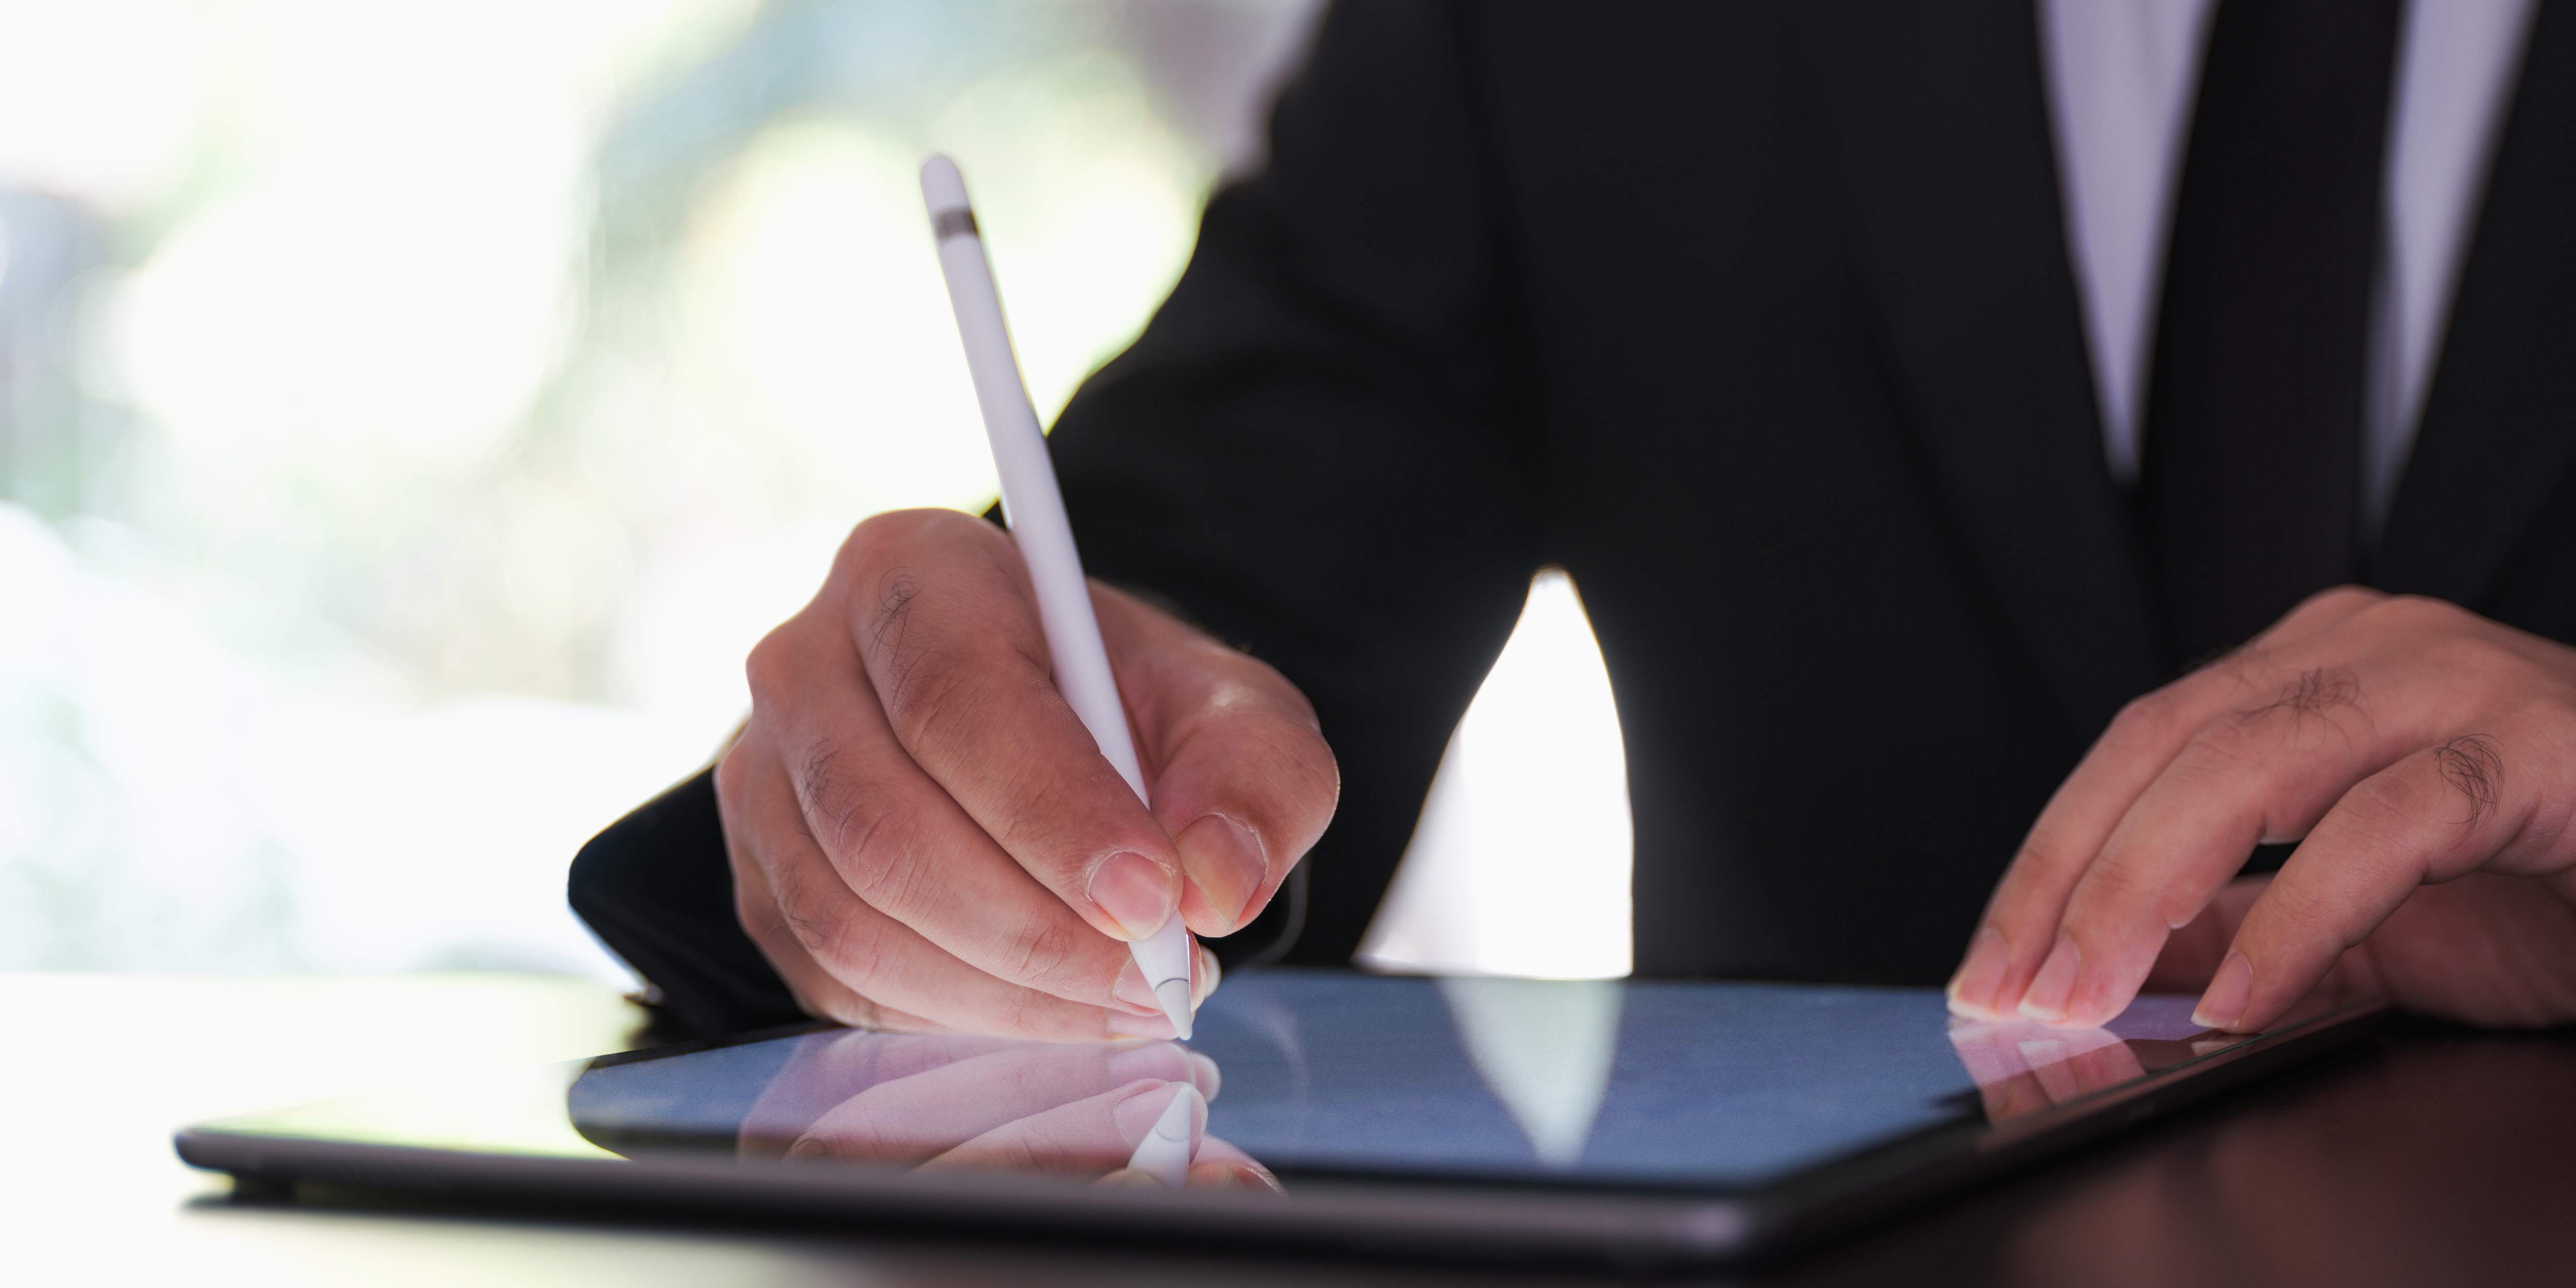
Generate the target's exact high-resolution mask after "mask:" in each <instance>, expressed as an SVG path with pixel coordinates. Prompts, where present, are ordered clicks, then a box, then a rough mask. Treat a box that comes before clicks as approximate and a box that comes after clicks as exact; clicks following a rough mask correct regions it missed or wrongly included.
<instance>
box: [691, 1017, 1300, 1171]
mask: <svg viewBox="0 0 2576 1288" xmlns="http://www.w3.org/2000/svg"><path fill="white" fill-rule="evenodd" d="M1217 1088H1218V1075H1217V1067H1216V1062H1215V1061H1213V1060H1210V1059H1209V1058H1207V1057H1206V1056H1204V1055H1201V1054H1199V1053H1197V1052H1194V1051H1190V1050H1188V1049H1186V1048H1184V1047H1182V1046H1180V1045H1178V1044H1176V1043H1171V1042H1144V1043H1135V1042H1128V1043H1116V1044H1110V1045H1099V1044H1074V1043H1065V1044H1059V1043H1044V1042H1020V1041H1013V1040H1010V1039H1007V1038H987V1037H965V1036H951V1035H941V1034H897V1033H874V1032H863V1031H853V1032H849V1033H844V1034H841V1035H839V1036H837V1037H834V1038H832V1039H831V1040H829V1041H825V1042H818V1043H815V1044H813V1045H810V1046H808V1047H806V1048H805V1049H804V1050H801V1051H799V1052H798V1053H797V1054H796V1056H795V1057H794V1058H793V1059H791V1060H790V1061H789V1062H788V1063H787V1066H786V1067H785V1068H784V1069H781V1070H780V1071H779V1074H778V1076H777V1077H776V1078H774V1079H772V1080H771V1081H770V1083H769V1085H768V1087H767V1088H766V1089H764V1090H763V1091H762V1092H761V1095H760V1098H759V1099H758V1100H757V1101H756V1102H754V1103H753V1105H752V1107H751V1110H750V1112H749V1113H748V1114H746V1115H745V1116H744V1118H743V1122H742V1128H741V1131H740V1133H739V1136H738V1138H737V1142H736V1148H737V1152H738V1153H739V1154H740V1155H741V1156H742V1157H745V1158H782V1159H786V1160H788V1161H792V1162H845V1163H866V1164H872V1165H877V1166H893V1167H902V1168H912V1169H918V1170H923V1171H934V1170H966V1169H983V1170H1000V1171H1012V1172H1031V1173H1039V1174H1044V1175H1052V1176H1061V1177H1069V1178H1088V1179H1092V1180H1096V1181H1099V1182H1101V1183H1105V1184H1110V1185H1149V1186H1150V1185H1162V1184H1169V1183H1171V1182H1173V1181H1175V1180H1180V1181H1181V1182H1182V1183H1184V1184H1187V1185H1189V1186H1192V1187H1206V1188H1230V1187H1239V1188H1243V1189H1247V1190H1252V1191H1256V1192H1268V1193H1276V1192H1278V1191H1279V1182H1278V1180H1277V1179H1276V1178H1275V1177H1273V1176H1271V1174H1270V1172H1269V1169H1267V1168H1264V1167H1263V1166H1262V1165H1261V1164H1260V1163H1258V1162H1255V1161H1254V1160H1253V1159H1252V1158H1251V1157H1250V1156H1249V1155H1247V1154H1245V1153H1244V1152H1243V1151H1242V1150H1240V1149H1237V1148H1235V1147H1234V1146H1233V1145H1232V1144H1230V1143H1228V1142H1226V1141H1224V1140H1221V1139H1219V1138H1217V1137H1214V1136H1210V1135H1208V1134H1207V1101H1209V1100H1212V1099H1214V1098H1215V1097H1216V1094H1217ZM1176 1102H1186V1108H1176V1107H1175V1105H1176ZM1158 1125H1159V1126H1160V1127H1161V1128H1162V1130H1163V1132H1164V1133H1165V1134H1166V1138H1165V1139H1164V1140H1161V1141H1154V1140H1152V1138H1153V1137H1154V1136H1155V1134H1156V1128H1157V1126H1158Z"/></svg>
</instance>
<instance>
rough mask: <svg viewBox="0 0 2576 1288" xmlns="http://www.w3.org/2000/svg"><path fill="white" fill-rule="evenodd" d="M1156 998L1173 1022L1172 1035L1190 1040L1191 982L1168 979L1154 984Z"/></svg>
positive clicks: (1166, 1016) (1164, 1013)
mask: <svg viewBox="0 0 2576 1288" xmlns="http://www.w3.org/2000/svg"><path fill="white" fill-rule="evenodd" d="M1154 999H1155V1000H1156V1001H1159V1002H1161V1003H1162V1004H1163V1015H1164V1017H1165V1018H1167V1019H1169V1020H1171V1022H1172V1036H1173V1037H1176V1038H1179V1039H1181V1040H1182V1041H1188V1040H1189V1036H1190V982H1189V981H1188V980H1185V979H1167V980H1164V981H1163V982H1162V983H1160V984H1156V985H1155V986H1154Z"/></svg>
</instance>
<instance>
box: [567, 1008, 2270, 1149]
mask: <svg viewBox="0 0 2576 1288" xmlns="http://www.w3.org/2000/svg"><path fill="white" fill-rule="evenodd" d="M2190 1011H2191V999H2189V998H2183V997H2147V998H2142V999H2140V1001H2139V1002H2138V1003H2137V1004H2136V1005H2135V1006H2133V1007H2131V1008H2130V1009H2129V1011H2128V1012H2126V1013H2124V1014H2123V1015H2122V1016H2120V1017H2119V1018H2118V1019H2116V1020H2114V1021H2113V1022H2112V1023H2111V1024H2110V1025H2109V1026H2107V1027H2106V1028H2103V1029H2094V1030H2066V1029H2051V1028H2047V1027H2045V1026H2042V1025H2038V1024H1980V1023H1973V1022H1968V1021H1958V1020H1954V1019H1953V1018H1952V1017H1951V1016H1949V1015H1948V1014H1947V1013H1946V1011H1945V1010H1944V1009H1943V1006H1942V1002H1941V998H1940V995H1939V994H1938V993H1937V992H1934V991H1931V990H1914V989H1878V988H1821V987H1808V986H1794V985H1765V984H1716V985H1712V984H1669V983H1625V984H1623V983H1607V982H1536V981H1522V980H1438V981H1434V980H1412V979H1385V978H1375V977H1365V976H1355V975H1350V974H1345V973H1338V972H1312V973H1310V972H1302V971H1270V972H1251V973H1246V974H1243V975H1240V976H1238V977H1236V978H1233V979H1229V980H1228V981H1227V982H1226V986H1225V988H1224V989H1222V990H1220V991H1219V992H1218V993H1217V994H1216V995H1215V996H1214V997H1212V998H1211V999H1210V1000H1209V1002H1208V1004H1207V1006H1206V1008H1205V1009H1204V1010H1202V1012H1201V1013H1200V1017H1199V1021H1198V1038H1197V1040H1196V1041H1194V1042H1193V1043H1191V1044H1190V1045H1189V1046H1188V1047H1187V1048H1184V1047H1182V1046H1180V1045H1178V1044H1174V1043H1169V1042H1154V1043H1130V1044H1121V1045H1118V1046H1053V1045H1046V1044H1038V1043H1020V1042H1012V1041H1006V1040H1001V1039H989V1038H959V1037H944V1036H916V1035H903V1034H882V1033H866V1032H856V1031H847V1030H833V1031H825V1032H814V1033H806V1034H800V1035H795V1036H789V1037H782V1038H776V1039H771V1040H767V1041H761V1042H753V1043H747V1044H743V1045H737V1046H729V1047H719V1048H714V1049H710V1050H702V1051H696V1052H690V1053H687V1054H682V1055H677V1056H668V1057H660V1058H651V1059H641V1060H627V1061H619V1062H600V1063H597V1064H595V1065H594V1066H593V1067H591V1068H589V1069H587V1070H586V1071H584V1072H583V1073H582V1074H581V1075H580V1077H579V1078H578V1079H576V1080H575V1081H574V1083H573V1084H572V1086H571V1088H570V1091H569V1094H568V1097H567V1101H568V1106H569V1109H570V1113H571V1117H572V1122H573V1126H574V1127H575V1128H576V1129H577V1130H579V1131H580V1133H581V1134H582V1135H583V1136H584V1137H586V1138H587V1139H588V1140H590V1141H592V1142H594V1143H596V1144H598V1145H600V1146H603V1147H605V1148H608V1149H610V1150H614V1151H616V1152H618V1153H621V1154H626V1155H629V1156H635V1157H641V1156H647V1155H652V1154H669V1153H674V1152H677V1153H681V1154H689V1155H699V1156H705V1155H716V1156H724V1157H733V1158H746V1159H785V1160H793V1161H800V1162H816V1163H843V1164H861V1165H868V1166H876V1167H892V1168H904V1169H916V1168H918V1169H932V1170H964V1169H993V1168H1000V1169H1007V1170H1014V1171H1033V1172H1041V1173H1046V1174H1050V1175H1058V1176H1063V1177H1065V1178H1067V1179H1073V1180H1084V1181H1094V1182H1097V1181H1103V1180H1106V1181H1108V1182H1110V1183H1113V1184H1116V1183H1130V1184H1151V1183H1163V1184H1170V1183H1176V1182H1179V1181H1181V1180H1182V1179H1183V1178H1184V1177H1186V1179H1187V1181H1188V1182H1189V1183H1192V1184H1204V1185H1243V1186H1246V1187H1249V1188H1254V1189H1260V1188H1266V1187H1268V1186H1271V1185H1274V1184H1275V1183H1276V1182H1275V1181H1273V1180H1272V1179H1271V1177H1272V1174H1274V1173H1275V1174H1276V1175H1278V1176H1284V1177H1286V1178H1288V1181H1289V1183H1290V1184H1292V1185H1293V1184H1294V1183H1295V1181H1296V1178H1297V1177H1298V1176H1299V1175H1301V1174H1302V1175H1321V1174H1338V1175H1351V1174H1361V1175H1367V1174H1381V1175H1385V1174H1396V1175H1409V1176H1424V1175H1445V1176H1454V1177H1459V1178H1474V1179H1486V1180H1498V1181H1514V1180H1528V1181H1545V1180H1551V1179H1560V1180H1571V1179H1580V1180H1582V1181H1586V1182H1590V1183H1596V1184H1597V1183H1608V1184H1617V1185H1635V1186H1648V1187H1656V1188H1662V1187H1690V1188H1697V1189H1737V1188H1750V1187H1753V1186H1757V1185H1760V1184H1762V1183H1764V1182H1766V1181H1769V1180H1772V1179H1776V1178H1778V1177H1780V1176H1783V1175H1785V1174H1788V1173H1792V1172H1796V1171H1799V1170H1802V1169H1805V1168H1807V1167H1811V1166H1814V1165H1816V1164H1819V1163H1823V1162H1826V1161H1829V1160H1831V1159H1834V1158H1836V1157H1840V1156H1843V1155H1847V1154H1850V1153H1854V1152H1857V1151H1861V1150H1866V1149H1869V1148H1872V1147H1875V1146H1878V1145H1882V1144H1885V1143H1888V1142H1890V1141H1893V1140H1896V1139H1899V1138H1902V1137H1906V1136H1910V1135H1913V1134H1915V1133H1918V1132H1922V1131H1925V1130H1930V1129H1934V1128H1940V1127H1944V1126H1955V1125H1959V1124H1963V1123H1978V1122H1985V1123H1995V1124H2002V1123H2007V1122H2010V1121H2012V1120H2014V1119H2016V1118H2022V1117H2026V1116H2028V1115H2031V1114H2034V1113H2036V1112H2039V1111H2042V1110H2047V1109H2051V1108H2054V1107H2057V1106H2062V1105H2067V1104H2070V1103H2074V1102H2077V1101H2080V1100H2082V1099H2083V1098H2085V1097H2087V1096H2091V1095H2095V1094H2098V1093H2100V1092H2103V1091H2107V1090H2110V1089H2113V1088H2116V1087H2118V1086H2120V1085H2122V1084H2125V1083H2128V1082H2131V1081H2133V1080H2135V1079H2138V1078H2140V1077H2142V1076H2147V1075H2152V1074H2155V1073H2158V1072H2161V1071H2165V1070H2169V1069H2173V1068H2176V1067H2178V1066H2181V1065H2184V1064H2188V1063H2190V1062H2192V1061H2194V1060H2198V1059H2201V1058H2204V1057H2207V1056H2210V1055H2215V1054H2217V1053H2219V1052H2221V1051H2224V1050H2227V1049H2228V1048H2230V1047H2233V1046H2235V1045H2237V1044H2239V1043H2241V1042H2244V1041H2247V1040H2250V1039H2249V1038H2246V1037H2240V1036H2238V1035H2231V1034H2221V1033H2213V1032H2209V1031H2207V1030H2204V1029H2201V1028H2199V1027H2198V1026H2195V1025H2193V1024H2192V1023H2191V1022H2190V1020H2189V1014H2190ZM1158 1129H1159V1131H1158ZM1158 1138H1159V1140H1160V1144H1159V1145H1157V1143H1156V1142H1157V1140H1158ZM1158 1149H1159V1151H1160V1152H1159V1153H1158V1152H1157V1150H1158Z"/></svg>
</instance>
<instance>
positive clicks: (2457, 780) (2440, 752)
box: [2433, 733, 2504, 823]
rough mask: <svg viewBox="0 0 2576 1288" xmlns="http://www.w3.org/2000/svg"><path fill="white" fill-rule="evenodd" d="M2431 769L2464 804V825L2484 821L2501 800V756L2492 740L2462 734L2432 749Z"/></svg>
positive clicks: (2502, 769)
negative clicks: (2466, 807)
mask: <svg viewBox="0 0 2576 1288" xmlns="http://www.w3.org/2000/svg"><path fill="white" fill-rule="evenodd" d="M2433 765H2434V770H2435V772H2436V773H2438V774H2439V775H2440V777H2441V780H2442V782H2443V783H2444V784H2445V785H2447V786H2448V787H2450V789H2451V790H2452V791H2454V792H2456V793H2458V794H2459V797H2460V799H2461V800H2462V801H2463V802H2465V803H2466V804H2467V806H2468V816H2467V817H2466V818H2465V819H2463V820H2462V821H2463V822H2465V823H2476V822H2479V821H2481V820H2483V819H2485V818H2486V816H2487V815H2488V814H2489V813H2491V812H2492V811H2493V810H2494V809H2495V807H2496V802H2497V801H2498V800H2500V799H2501V798H2502V795H2503V790H2504V752H2503V750H2502V749H2501V748H2500V747H2499V746H2498V745H2497V743H2496V740H2495V739H2494V738H2491V737H2489V736H2487V735H2485V734H2477V733H2472V734H2462V735H2460V736H2459V737H2456V738H2453V739H2451V740H2450V741H2449V742H2446V743H2443V744H2442V745H2441V746H2439V747H2436V748H2434V749H2433Z"/></svg>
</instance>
